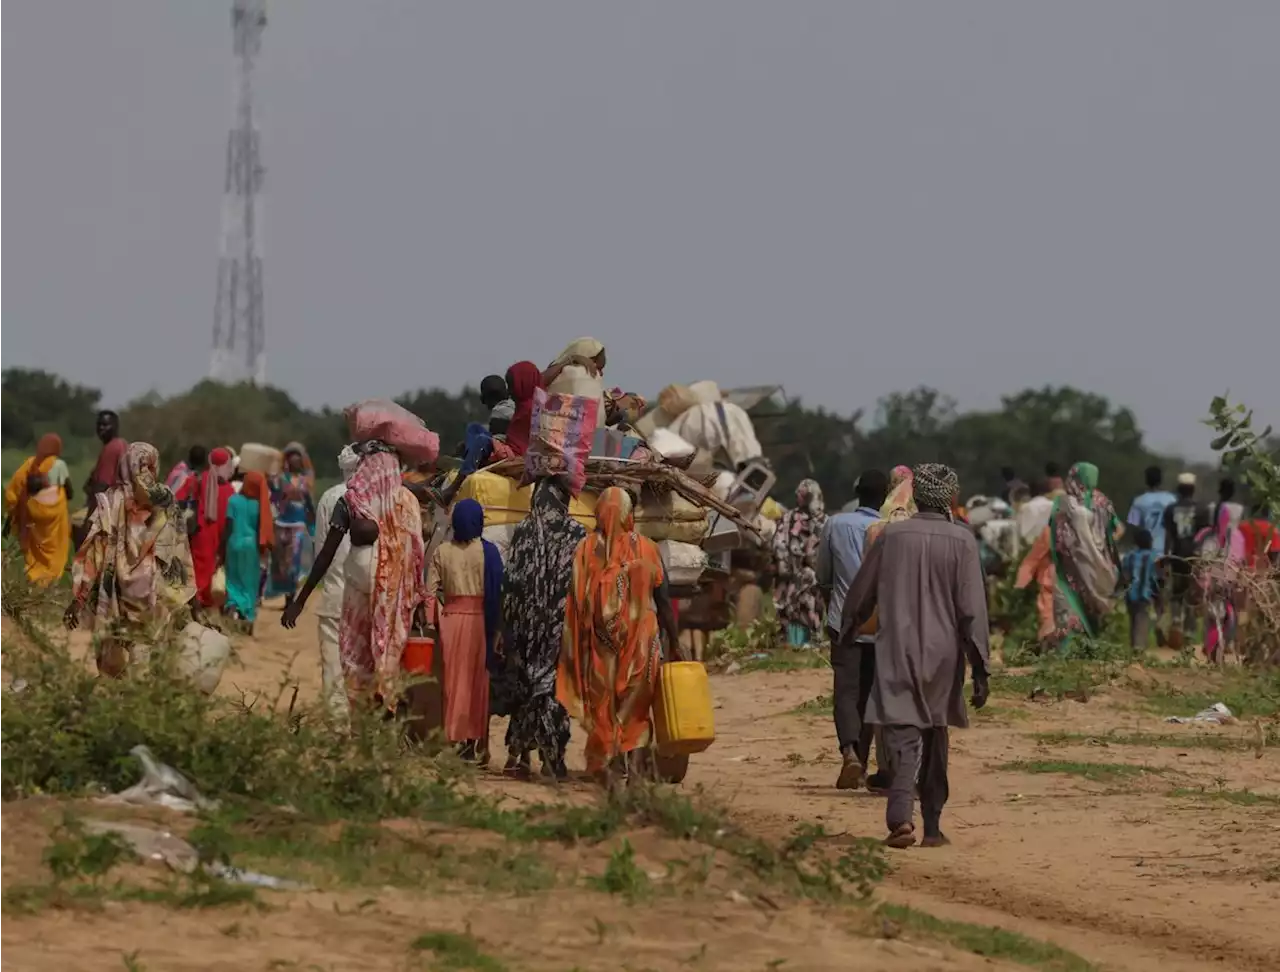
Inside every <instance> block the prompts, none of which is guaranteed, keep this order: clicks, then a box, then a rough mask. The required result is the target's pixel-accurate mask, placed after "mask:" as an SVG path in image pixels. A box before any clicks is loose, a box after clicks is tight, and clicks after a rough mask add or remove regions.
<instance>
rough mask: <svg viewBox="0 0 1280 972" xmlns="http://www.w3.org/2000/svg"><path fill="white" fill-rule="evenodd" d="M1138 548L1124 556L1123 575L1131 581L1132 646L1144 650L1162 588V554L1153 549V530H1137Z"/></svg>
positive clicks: (1128, 594) (1127, 599)
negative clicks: (1160, 574)
mask: <svg viewBox="0 0 1280 972" xmlns="http://www.w3.org/2000/svg"><path fill="white" fill-rule="evenodd" d="M1134 542H1135V543H1136V544H1137V546H1136V547H1135V548H1134V549H1133V550H1130V551H1129V552H1128V553H1127V554H1125V555H1124V564H1123V570H1124V576H1125V580H1126V581H1127V582H1128V587H1127V588H1126V590H1125V595H1124V599H1125V604H1126V605H1127V606H1128V608H1129V645H1130V647H1132V648H1136V649H1139V650H1143V651H1145V650H1146V648H1147V640H1148V638H1149V636H1150V630H1151V606H1152V605H1153V604H1155V602H1156V596H1157V595H1158V593H1159V589H1160V576H1159V572H1158V564H1159V561H1160V557H1159V555H1158V554H1157V553H1156V552H1155V551H1154V550H1152V549H1151V545H1152V538H1151V531H1150V530H1148V529H1146V528H1145V527H1140V528H1138V529H1137V530H1135V531H1134Z"/></svg>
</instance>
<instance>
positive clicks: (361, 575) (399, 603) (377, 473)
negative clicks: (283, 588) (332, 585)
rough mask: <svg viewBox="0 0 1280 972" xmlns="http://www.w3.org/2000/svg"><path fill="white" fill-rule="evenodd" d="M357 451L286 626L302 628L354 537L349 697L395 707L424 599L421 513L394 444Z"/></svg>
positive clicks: (346, 641)
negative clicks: (301, 620) (314, 595)
mask: <svg viewBox="0 0 1280 972" xmlns="http://www.w3.org/2000/svg"><path fill="white" fill-rule="evenodd" d="M352 449H353V450H354V452H355V453H356V456H357V457H358V463H357V465H356V467H355V472H354V473H353V474H352V475H351V478H350V480H349V481H348V482H347V490H346V492H345V493H344V494H343V495H342V497H341V498H340V499H338V500H337V502H336V503H335V504H334V508H333V513H332V515H331V516H330V518H329V532H328V533H327V534H326V536H325V538H324V542H323V546H321V548H320V552H319V554H317V555H316V560H315V565H314V567H313V569H312V570H311V572H310V574H309V575H308V576H307V581H306V583H305V584H304V585H303V587H302V590H301V591H300V592H299V593H298V596H297V597H296V598H295V599H294V600H293V601H292V603H290V605H289V606H288V607H287V608H285V611H284V614H283V616H282V617H281V623H282V624H283V625H284V626H285V627H286V628H292V627H294V626H295V625H296V624H297V623H298V616H299V615H300V614H301V613H302V610H303V608H304V607H305V606H306V603H307V598H309V597H310V596H311V592H312V591H313V590H315V588H316V586H317V585H318V584H320V583H321V582H322V581H323V580H324V577H325V574H326V572H327V571H328V570H329V567H330V565H331V564H332V563H333V559H334V557H335V556H336V554H337V553H338V549H339V547H341V546H342V540H343V538H344V537H346V536H347V535H348V534H350V538H351V545H350V551H349V552H348V554H347V556H346V559H345V561H344V562H343V565H342V568H343V570H344V574H345V584H344V586H343V592H342V619H341V621H340V622H339V627H338V645H339V652H340V654H341V656H342V669H343V673H344V675H345V677H346V682H347V697H348V699H349V700H350V703H351V705H352V706H353V707H354V706H356V705H359V704H367V703H368V702H369V701H370V700H371V699H372V700H373V701H375V702H377V703H379V704H381V705H384V706H386V707H387V708H389V709H394V708H395V707H396V704H397V702H398V701H399V695H398V694H397V692H396V687H397V683H398V682H399V680H400V678H401V671H400V659H401V656H403V655H404V648H405V644H406V643H407V642H408V640H409V632H410V629H411V626H412V620H413V614H414V612H415V611H416V610H417V608H418V606H419V605H420V604H421V603H422V599H423V595H424V589H423V584H422V571H423V549H424V548H423V542H422V513H421V510H420V507H419V506H418V500H417V498H416V497H415V496H414V495H413V493H411V492H410V491H409V490H408V488H407V487H405V486H404V484H403V483H402V482H401V480H400V459H399V457H398V455H397V453H396V450H395V449H394V448H393V447H392V446H390V445H388V444H387V443H385V442H383V441H381V440H378V439H369V440H366V441H363V442H358V443H355V444H354V445H353V446H352ZM276 524H277V527H278V526H279V520H277V521H276ZM278 546H279V544H278V543H277V547H278Z"/></svg>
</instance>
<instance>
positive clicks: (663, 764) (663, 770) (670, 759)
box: [654, 753, 689, 783]
mask: <svg viewBox="0 0 1280 972" xmlns="http://www.w3.org/2000/svg"><path fill="white" fill-rule="evenodd" d="M654 770H655V772H656V773H657V775H658V779H659V780H661V781H662V782H663V783H683V782H684V778H685V777H686V776H688V775H689V757H688V756H663V755H662V754H661V753H655V754H654Z"/></svg>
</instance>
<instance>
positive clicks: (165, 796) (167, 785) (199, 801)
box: [100, 746, 218, 813]
mask: <svg viewBox="0 0 1280 972" xmlns="http://www.w3.org/2000/svg"><path fill="white" fill-rule="evenodd" d="M129 754H130V755H131V756H133V757H134V758H135V759H137V760H138V762H139V763H141V764H142V779H141V780H139V781H138V782H137V783H135V784H133V786H131V787H129V788H128V789H125V790H121V791H120V792H119V793H113V794H111V795H110V796H105V797H101V798H100V802H102V803H126V804H133V805H140V806H159V807H167V808H168V809H170V810H176V811H178V812H179V813H190V812H191V811H193V810H212V809H216V808H217V806H218V801H217V800H206V799H205V798H204V797H203V796H201V795H200V791H199V790H197V789H196V788H195V786H194V785H192V783H191V781H190V780H188V779H187V778H186V777H185V776H183V775H182V774H181V773H179V772H178V771H177V770H176V769H174V768H173V767H172V766H170V765H169V764H168V763H162V762H160V761H159V760H158V759H156V757H155V754H154V753H152V752H151V750H150V749H148V748H147V747H146V746H134V747H133V748H132V749H131V750H129Z"/></svg>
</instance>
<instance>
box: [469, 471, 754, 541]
mask: <svg viewBox="0 0 1280 972" xmlns="http://www.w3.org/2000/svg"><path fill="white" fill-rule="evenodd" d="M586 467H587V484H586V489H587V491H588V492H592V493H598V492H600V491H601V490H604V489H607V488H608V487H610V486H621V487H623V488H624V489H628V490H630V491H632V492H634V493H639V492H640V488H641V487H642V486H647V487H649V488H650V489H657V490H660V491H662V490H670V491H673V492H676V493H679V494H680V495H681V496H683V497H684V498H685V499H687V500H688V501H689V502H690V503H692V504H693V505H694V506H700V507H702V508H703V509H705V510H712V511H714V512H716V513H719V514H720V515H721V516H723V517H724V518H725V519H727V520H729V521H730V522H731V523H733V525H734V526H736V527H738V529H740V530H746V531H747V532H748V533H750V534H752V535H753V536H755V537H756V538H757V539H759V538H760V531H759V530H758V529H756V526H755V524H754V523H753V522H752V521H751V520H750V519H748V518H747V517H745V516H743V515H742V511H741V510H739V509H738V508H737V507H736V506H733V505H732V504H730V503H726V502H725V501H724V500H722V499H721V498H720V497H719V496H717V495H716V494H715V493H713V492H712V491H711V490H710V489H709V488H708V487H707V486H706V485H704V484H703V483H700V482H698V480H696V479H694V478H693V477H692V476H690V475H689V474H688V473H685V472H683V471H681V470H679V469H677V468H675V467H674V466H668V465H665V464H663V463H659V462H633V461H632V460H630V459H603V458H598V457H592V458H589V459H587V463H586ZM484 471H485V472H489V473H494V474H496V475H498V476H506V477H508V478H510V479H519V478H520V477H521V476H522V475H523V474H524V460H523V459H504V460H502V461H501V462H495V463H494V464H493V465H491V466H486V467H485V469H484Z"/></svg>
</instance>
